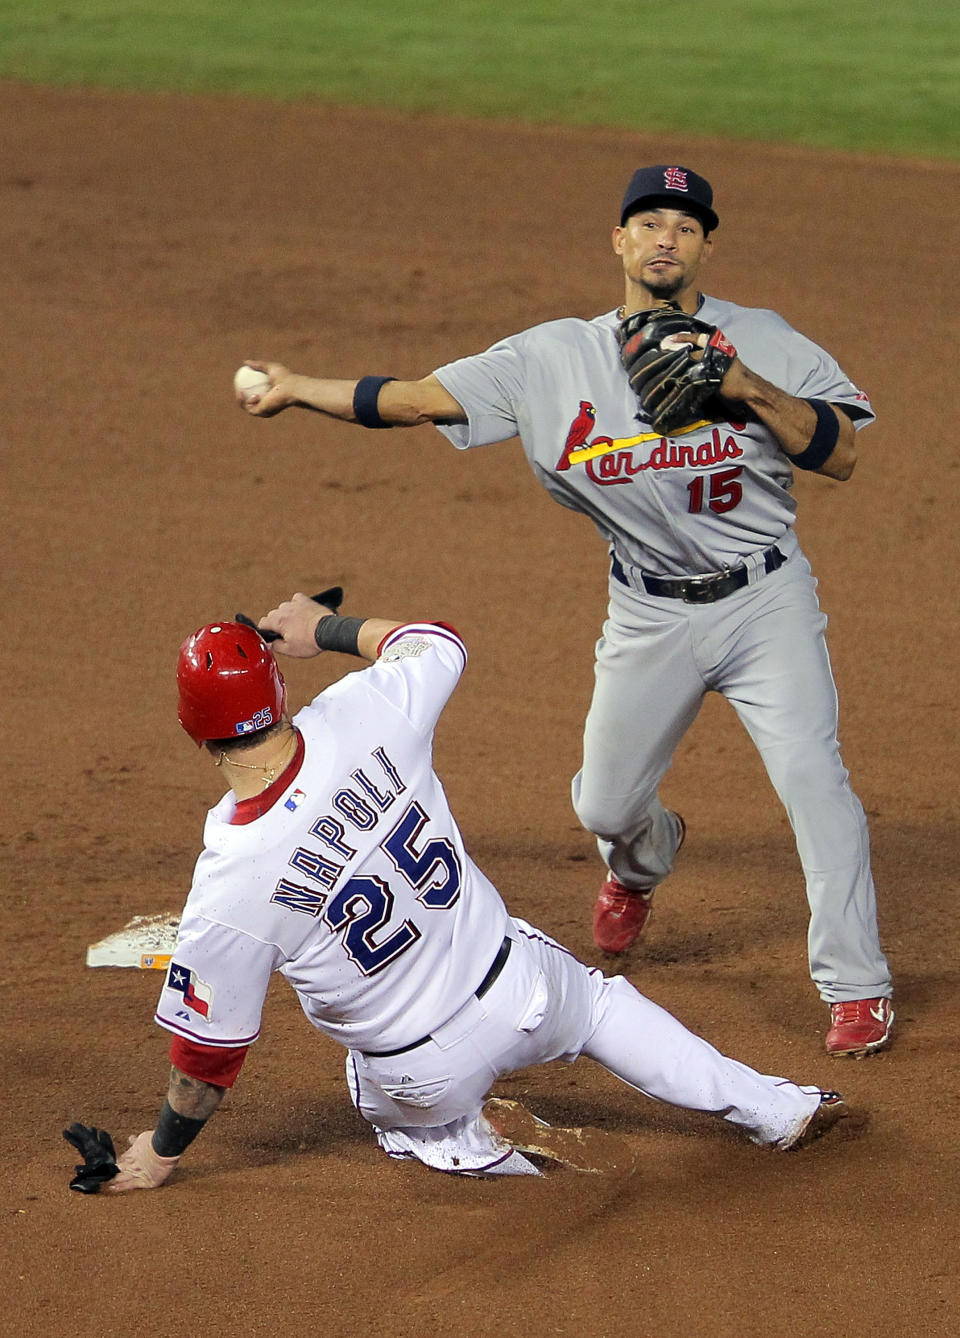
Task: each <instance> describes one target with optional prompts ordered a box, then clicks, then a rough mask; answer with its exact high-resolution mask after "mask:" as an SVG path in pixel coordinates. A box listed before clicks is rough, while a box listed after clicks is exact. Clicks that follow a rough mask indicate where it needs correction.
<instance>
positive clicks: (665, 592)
mask: <svg viewBox="0 0 960 1338" xmlns="http://www.w3.org/2000/svg"><path fill="white" fill-rule="evenodd" d="M786 560H787V559H786V558H785V557H784V555H783V554H782V553H781V552H780V549H779V548H768V549H767V550H766V552H765V553H764V554H763V569H764V574H765V575H769V574H770V572H772V571H778V570H779V569H780V568H781V567H782V566H783V564H784V563H785V562H786ZM610 571H611V574H612V575H613V576H615V577H616V579H617V580H618V581H619V582H620V583H621V585H625V586H628V587H629V588H630V589H631V590H632V589H633V586H632V585H631V583H630V581H628V580H627V574H626V572H625V571H624V570H623V567H622V566H621V564H620V563H619V562H618V561H617V559H616V557H615V556H613V555H611V558H610ZM640 581H641V584H642V585H643V589H644V590H645V591H646V593H647V594H648V595H656V596H658V597H659V598H661V599H682V600H683V602H684V604H713V603H714V602H715V601H716V600H718V599H726V597H727V595H732V594H733V592H734V590H741V589H742V588H743V587H744V586H745V585H748V584H749V582H750V572H749V570H748V568H747V567H732V568H731V569H730V571H716V572H709V573H708V574H707V575H706V576H648V575H647V573H646V572H645V571H641V572H640Z"/></svg>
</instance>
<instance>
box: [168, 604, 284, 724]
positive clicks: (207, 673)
mask: <svg viewBox="0 0 960 1338" xmlns="http://www.w3.org/2000/svg"><path fill="white" fill-rule="evenodd" d="M177 688H178V689H179V693H180V708H179V712H178V714H179V717H180V724H181V725H182V726H183V728H184V729H185V730H186V731H187V733H188V734H189V735H190V737H191V739H193V741H194V743H195V744H196V745H197V747H198V748H199V747H200V745H201V744H202V743H205V742H206V740H207V739H232V738H239V737H242V736H243V735H244V734H253V733H254V732H255V731H256V730H259V729H267V728H269V726H270V725H275V724H276V723H277V721H278V720H279V719H280V717H281V716H282V715H283V713H284V711H285V710H286V705H287V689H286V685H285V683H284V681H283V675H282V674H281V673H280V670H279V669H278V668H277V662H276V660H275V659H274V658H273V652H272V651H271V650H270V648H269V647H268V646H267V645H266V643H265V642H264V640H263V638H262V637H261V636H260V635H259V634H258V633H257V632H255V631H254V630H253V628H252V627H244V626H243V624H242V623H209V624H208V625H207V626H206V627H201V628H200V630H199V631H198V632H194V634H193V636H188V637H187V639H186V641H185V642H184V643H183V645H182V646H181V647H180V658H179V660H178V661H177Z"/></svg>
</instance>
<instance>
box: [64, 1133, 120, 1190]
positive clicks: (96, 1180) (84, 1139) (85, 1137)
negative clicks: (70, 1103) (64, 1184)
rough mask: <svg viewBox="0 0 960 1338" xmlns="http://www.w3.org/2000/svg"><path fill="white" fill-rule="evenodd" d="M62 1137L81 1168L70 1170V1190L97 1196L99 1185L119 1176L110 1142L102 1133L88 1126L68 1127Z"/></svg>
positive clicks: (106, 1134) (115, 1157)
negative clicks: (80, 1160) (79, 1158)
mask: <svg viewBox="0 0 960 1338" xmlns="http://www.w3.org/2000/svg"><path fill="white" fill-rule="evenodd" d="M63 1136H64V1138H65V1139H66V1140H67V1142H68V1143H71V1144H72V1145H73V1146H74V1147H75V1148H76V1149H77V1151H78V1152H79V1153H80V1156H81V1157H82V1158H83V1162H82V1164H81V1165H80V1166H77V1167H75V1168H74V1169H75V1174H74V1177H73V1179H72V1180H71V1181H70V1188H71V1189H75V1190H77V1191H78V1192H79V1193H81V1194H97V1193H98V1192H99V1190H100V1186H101V1185H104V1184H106V1183H107V1182H108V1181H109V1180H112V1179H113V1178H114V1177H115V1176H116V1175H118V1174H119V1171H120V1168H119V1166H118V1165H117V1154H116V1151H115V1149H114V1146H113V1139H112V1138H111V1137H110V1135H109V1134H108V1133H107V1131H106V1129H94V1128H93V1127H92V1126H91V1125H88V1124H71V1126H70V1128H69V1129H64V1131H63Z"/></svg>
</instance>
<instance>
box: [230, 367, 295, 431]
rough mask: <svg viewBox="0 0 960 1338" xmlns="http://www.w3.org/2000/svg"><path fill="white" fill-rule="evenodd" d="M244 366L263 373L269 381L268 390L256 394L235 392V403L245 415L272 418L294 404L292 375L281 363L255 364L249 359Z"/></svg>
mask: <svg viewBox="0 0 960 1338" xmlns="http://www.w3.org/2000/svg"><path fill="white" fill-rule="evenodd" d="M245 366H247V367H252V368H253V369H254V371H256V372H263V374H264V376H267V377H269V379H270V389H269V390H265V391H260V392H259V393H257V394H249V393H248V394H244V393H243V392H242V391H240V390H235V392H234V394H235V396H236V400H237V403H238V404H239V405H240V408H241V409H243V410H244V411H245V412H246V413H248V414H252V415H253V417H254V418H272V417H273V416H274V414H278V413H282V412H283V410H284V409H289V408H290V406H291V404H295V403H296V399H297V397H296V395H295V394H294V393H293V380H294V377H293V374H292V373H291V371H290V369H289V368H288V367H284V365H283V363H282V362H256V361H254V360H252V359H250V360H248V361H247V362H246V364H245Z"/></svg>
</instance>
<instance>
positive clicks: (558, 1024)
mask: <svg viewBox="0 0 960 1338" xmlns="http://www.w3.org/2000/svg"><path fill="white" fill-rule="evenodd" d="M510 936H511V938H513V944H512V948H511V952H510V956H509V958H508V959H507V962H506V965H505V967H504V969H503V971H502V973H501V975H500V976H499V977H498V979H497V980H496V982H495V983H494V985H493V986H492V987H491V989H490V990H489V992H488V993H487V994H485V995H484V996H483V998H482V999H477V998H476V997H474V996H471V998H470V999H469V1000H468V1002H467V1003H466V1004H465V1005H464V1006H463V1008H461V1009H460V1010H459V1012H457V1013H456V1014H455V1015H454V1016H453V1017H452V1018H451V1019H450V1020H449V1021H448V1022H446V1023H444V1025H443V1026H440V1027H437V1028H435V1029H434V1031H433V1032H432V1033H431V1039H430V1040H429V1041H428V1042H427V1043H426V1044H423V1045H419V1046H417V1047H416V1048H414V1049H411V1050H408V1051H405V1052H404V1053H402V1054H399V1055H393V1056H389V1057H377V1056H369V1055H363V1054H361V1053H360V1052H358V1051H354V1050H351V1051H349V1053H348V1056H347V1081H348V1084H349V1087H350V1094H351V1096H352V1098H353V1101H354V1104H355V1105H356V1107H357V1109H358V1110H359V1111H360V1113H361V1115H363V1117H364V1119H366V1120H368V1121H369V1122H370V1123H371V1124H372V1125H373V1126H374V1128H375V1129H376V1131H377V1137H378V1139H379V1142H380V1145H381V1147H383V1148H384V1150H385V1151H386V1152H387V1153H389V1154H390V1155H391V1156H393V1157H416V1158H418V1159H419V1160H420V1161H422V1162H424V1163H426V1165H428V1166H431V1167H433V1168H435V1169H436V1170H442V1171H450V1172H456V1173H460V1174H463V1173H467V1174H477V1173H480V1172H488V1173H491V1172H492V1173H496V1174H531V1173H532V1174H537V1172H536V1169H535V1168H534V1167H533V1165H532V1164H531V1163H530V1162H528V1161H527V1159H526V1158H525V1157H523V1156H522V1155H521V1154H520V1153H519V1152H515V1151H513V1152H512V1151H511V1150H510V1149H509V1148H508V1147H506V1146H505V1145H504V1143H503V1141H502V1140H501V1139H500V1138H499V1137H498V1136H497V1134H496V1133H495V1132H494V1131H493V1129H492V1128H491V1126H490V1125H489V1124H488V1123H487V1121H486V1119H485V1118H484V1117H483V1115H482V1107H483V1103H484V1100H485V1098H486V1097H487V1094H488V1093H489V1091H490V1088H491V1086H492V1084H493V1083H494V1082H495V1080H496V1079H497V1078H498V1077H501V1076H502V1075H504V1074H507V1073H511V1072H513V1071H515V1070H517V1069H521V1068H526V1067H527V1066H529V1065H531V1064H543V1063H547V1062H549V1061H550V1060H554V1059H559V1060H564V1061H566V1062H571V1061H573V1060H574V1059H576V1058H577V1057H578V1056H579V1055H581V1054H582V1055H587V1056H588V1057H589V1058H591V1059H595V1060H596V1061H597V1062H598V1063H600V1064H602V1065H603V1066H604V1067H605V1068H607V1069H609V1070H610V1072H611V1073H614V1074H616V1076H617V1077H618V1078H621V1079H622V1080H623V1081H624V1082H626V1083H629V1084H630V1086H631V1087H634V1088H636V1089H637V1090H638V1091H640V1092H643V1093H644V1094H645V1095H646V1096H650V1097H653V1098H654V1099H655V1100H657V1101H664V1102H668V1103H670V1104H672V1105H675V1106H683V1107H685V1108H686V1109H688V1110H699V1111H704V1112H706V1113H708V1114H712V1115H716V1116H719V1117H720V1118H722V1119H724V1120H726V1121H728V1122H729V1123H730V1124H733V1125H737V1126H738V1127H740V1128H742V1129H744V1130H745V1131H746V1133H747V1134H748V1135H749V1137H750V1138H751V1139H752V1140H753V1141H754V1142H756V1143H768V1144H775V1143H778V1142H780V1141H782V1140H789V1139H791V1138H792V1137H793V1136H794V1135H795V1134H796V1133H797V1132H798V1131H799V1130H800V1129H801V1128H802V1127H803V1125H804V1124H805V1122H806V1121H807V1119H808V1118H809V1116H810V1115H811V1113H812V1112H813V1111H814V1110H815V1109H816V1107H817V1105H818V1104H819V1100H820V1089H819V1088H818V1087H799V1086H797V1085H796V1084H795V1083H792V1082H789V1081H787V1080H786V1079H784V1078H777V1077H770V1076H765V1075H763V1074H760V1073H756V1072H755V1071H754V1070H753V1069H751V1068H748V1067H747V1065H746V1064H741V1063H739V1062H738V1061H736V1060H734V1059H728V1058H727V1057H726V1056H725V1055H722V1054H720V1052H719V1051H718V1050H715V1049H714V1047H713V1046H712V1045H710V1044H709V1043H708V1042H707V1041H705V1040H702V1039H701V1038H700V1037H699V1036H695V1035H694V1034H693V1033H692V1032H690V1031H688V1030H687V1029H686V1027H684V1026H683V1025H682V1024H681V1023H680V1022H678V1021H677V1019H676V1018H674V1017H672V1016H671V1014H670V1013H668V1012H666V1010H665V1009H663V1008H660V1007H659V1006H658V1005H657V1004H655V1003H652V1002H651V1000H649V999H646V998H644V996H643V995H642V994H640V993H639V992H638V991H637V990H635V989H634V987H633V986H632V985H631V984H630V983H629V982H628V981H627V980H625V979H623V977H620V976H616V977H612V978H608V977H605V976H604V975H603V974H602V972H600V971H599V970H597V969H596V968H593V967H588V966H585V965H584V964H583V963H582V962H580V961H578V960H577V958H576V957H574V956H573V954H572V953H570V952H568V951H567V949H566V948H563V947H561V946H560V945H559V944H557V943H555V942H554V941H553V940H552V939H550V938H548V937H547V936H546V935H545V934H542V933H541V932H540V931H539V930H537V929H534V928H532V927H531V926H530V925H528V924H527V923H526V922H525V921H523V920H519V919H514V920H513V921H512V927H511V935H510Z"/></svg>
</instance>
